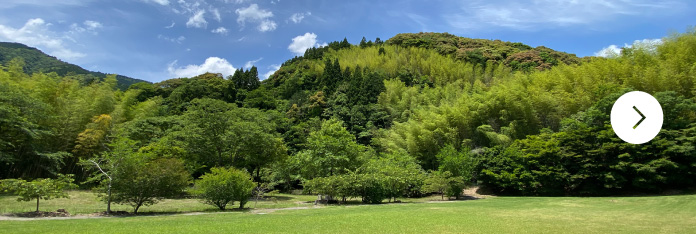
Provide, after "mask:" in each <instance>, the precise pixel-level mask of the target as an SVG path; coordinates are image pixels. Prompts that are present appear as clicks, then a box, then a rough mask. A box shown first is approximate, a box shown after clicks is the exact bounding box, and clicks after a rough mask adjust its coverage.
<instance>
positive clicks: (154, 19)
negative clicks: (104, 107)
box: [0, 0, 696, 82]
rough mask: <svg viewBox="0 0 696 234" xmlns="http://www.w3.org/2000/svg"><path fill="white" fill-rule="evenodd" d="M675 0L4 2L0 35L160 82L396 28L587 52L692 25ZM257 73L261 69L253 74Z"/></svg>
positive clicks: (262, 63) (262, 66)
mask: <svg viewBox="0 0 696 234" xmlns="http://www.w3.org/2000/svg"><path fill="white" fill-rule="evenodd" d="M695 6H696V3H692V2H691V1H686V0H684V1H680V0H655V1H649V0H584V1H583V0H557V1H551V0H533V1H504V0H489V1H479V0H474V1H449V0H440V1H438V0H436V1H386V0H384V1H375V0H371V1H308V0H269V1H256V0H113V1H112V0H102V1H100V0H53V1H48V0H3V3H2V4H0V41H13V42H20V43H24V44H27V45H30V46H33V47H37V48H39V49H41V50H43V51H44V52H46V53H48V54H50V55H53V56H56V57H58V58H59V59H61V60H64V61H67V62H71V63H74V64H77V65H80V66H82V67H84V68H86V69H89V70H95V71H101V72H105V73H118V74H122V75H126V76H130V77H134V78H140V79H144V80H148V81H152V82H158V81H162V80H165V79H169V78H175V77H184V76H193V75H195V74H198V73H202V72H205V71H211V72H220V73H223V74H225V75H229V74H231V73H232V72H233V70H234V69H236V68H240V67H249V66H251V65H255V66H257V67H258V68H259V73H260V74H261V75H262V76H267V75H268V74H271V73H272V72H273V71H275V70H276V69H278V67H279V65H280V64H281V63H283V62H284V61H286V60H287V59H289V58H292V57H293V56H295V55H296V53H301V51H304V49H305V48H307V47H311V46H321V45H322V44H323V43H327V42H331V41H336V40H342V39H343V38H344V37H347V38H348V41H349V42H351V43H353V44H355V43H358V42H359V41H360V39H361V38H362V37H363V36H365V37H366V38H368V39H371V40H374V38H376V37H380V38H381V39H382V40H386V39H388V38H390V37H392V36H394V35H396V34H397V33H404V32H421V31H429V32H449V33H452V34H455V35H459V36H464V37H471V38H483V39H500V40H504V41H513V42H522V43H525V44H529V45H531V46H540V45H544V46H547V47H549V48H552V49H555V50H560V51H565V52H569V53H574V54H577V55H578V56H592V55H596V54H597V53H598V52H600V51H602V50H603V49H604V52H606V51H611V50H616V49H618V48H620V47H622V46H625V45H630V44H632V43H633V42H634V41H636V40H644V39H648V40H653V41H654V39H659V38H662V37H664V36H667V35H669V34H670V33H673V32H683V31H685V30H686V29H687V28H688V27H689V26H690V25H694V21H693V20H694V17H693V16H695V15H696V7H695ZM262 78H263V77H262Z"/></svg>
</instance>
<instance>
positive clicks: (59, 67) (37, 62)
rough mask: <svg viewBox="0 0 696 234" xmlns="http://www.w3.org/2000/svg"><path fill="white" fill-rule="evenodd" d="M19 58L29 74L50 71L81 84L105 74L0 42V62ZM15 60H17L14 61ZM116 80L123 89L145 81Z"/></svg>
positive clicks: (104, 76)
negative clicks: (78, 81) (69, 77)
mask: <svg viewBox="0 0 696 234" xmlns="http://www.w3.org/2000/svg"><path fill="white" fill-rule="evenodd" d="M18 58H21V61H19V62H24V65H23V66H22V67H23V68H24V72H26V73H27V74H29V75H31V74H33V73H36V72H42V73H51V72H55V73H56V74H58V75H59V76H71V77H72V78H73V79H77V80H80V82H82V83H83V84H89V83H91V82H95V81H102V80H104V78H106V76H107V74H104V73H101V72H93V71H88V70H85V69H84V68H81V67H80V66H77V65H74V64H70V63H66V62H63V61H60V60H59V59H57V58H55V57H53V56H50V55H47V54H44V53H43V52H41V51H40V50H38V49H36V48H33V47H29V46H26V45H24V44H20V43H13V42H0V64H4V65H7V64H8V63H9V62H10V61H12V60H13V59H18ZM16 62H17V61H16ZM116 80H117V81H118V82H117V84H116V87H118V88H119V89H120V90H122V91H125V90H126V89H128V87H130V86H131V85H132V84H135V83H139V82H145V81H144V80H139V79H135V78H131V77H127V76H122V75H116Z"/></svg>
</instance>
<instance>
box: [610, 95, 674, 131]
mask: <svg viewBox="0 0 696 234" xmlns="http://www.w3.org/2000/svg"><path fill="white" fill-rule="evenodd" d="M662 121H663V114H662V106H660V103H659V102H658V101H657V99H655V98H654V97H653V96H652V95H650V94H648V93H645V92H641V91H633V92H629V93H626V94H624V95H622V96H621V97H620V98H619V99H617V100H616V102H615V103H614V106H613V107H612V108H611V128H613V129H614V132H615V133H616V135H617V136H619V138H621V140H624V141H625V142H628V143H631V144H643V143H645V142H648V141H650V140H652V139H653V138H655V136H657V134H658V133H660V129H662Z"/></svg>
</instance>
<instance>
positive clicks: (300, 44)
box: [288, 33, 326, 55]
mask: <svg viewBox="0 0 696 234" xmlns="http://www.w3.org/2000/svg"><path fill="white" fill-rule="evenodd" d="M322 46H326V43H321V44H319V43H317V34H314V33H305V34H304V35H300V36H296V37H295V38H293V39H292V43H290V45H289V46H288V50H290V51H291V52H293V53H295V54H297V55H303V54H304V52H305V50H307V49H309V48H312V47H322Z"/></svg>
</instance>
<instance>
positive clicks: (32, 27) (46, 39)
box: [0, 18, 85, 59]
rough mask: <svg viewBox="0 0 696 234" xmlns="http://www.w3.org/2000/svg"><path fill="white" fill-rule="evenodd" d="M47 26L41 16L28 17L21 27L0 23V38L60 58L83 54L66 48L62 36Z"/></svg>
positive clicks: (75, 56) (79, 56) (72, 57)
mask: <svg viewBox="0 0 696 234" xmlns="http://www.w3.org/2000/svg"><path fill="white" fill-rule="evenodd" d="M49 26H51V24H50V23H46V22H45V21H44V20H43V19H41V18H35V19H30V20H28V21H27V22H26V23H25V24H24V26H22V27H21V28H12V27H9V26H5V25H0V39H2V40H6V41H13V42H19V43H23V44H26V45H29V46H33V47H37V48H39V49H41V50H44V52H46V53H47V54H50V55H53V56H56V57H58V58H60V59H76V58H81V57H84V56H85V54H83V53H79V52H75V51H72V50H70V49H68V48H67V46H66V45H65V44H64V41H63V40H62V39H61V38H64V37H60V36H58V35H57V34H56V33H55V32H53V31H51V30H49V29H48V27H49Z"/></svg>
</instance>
